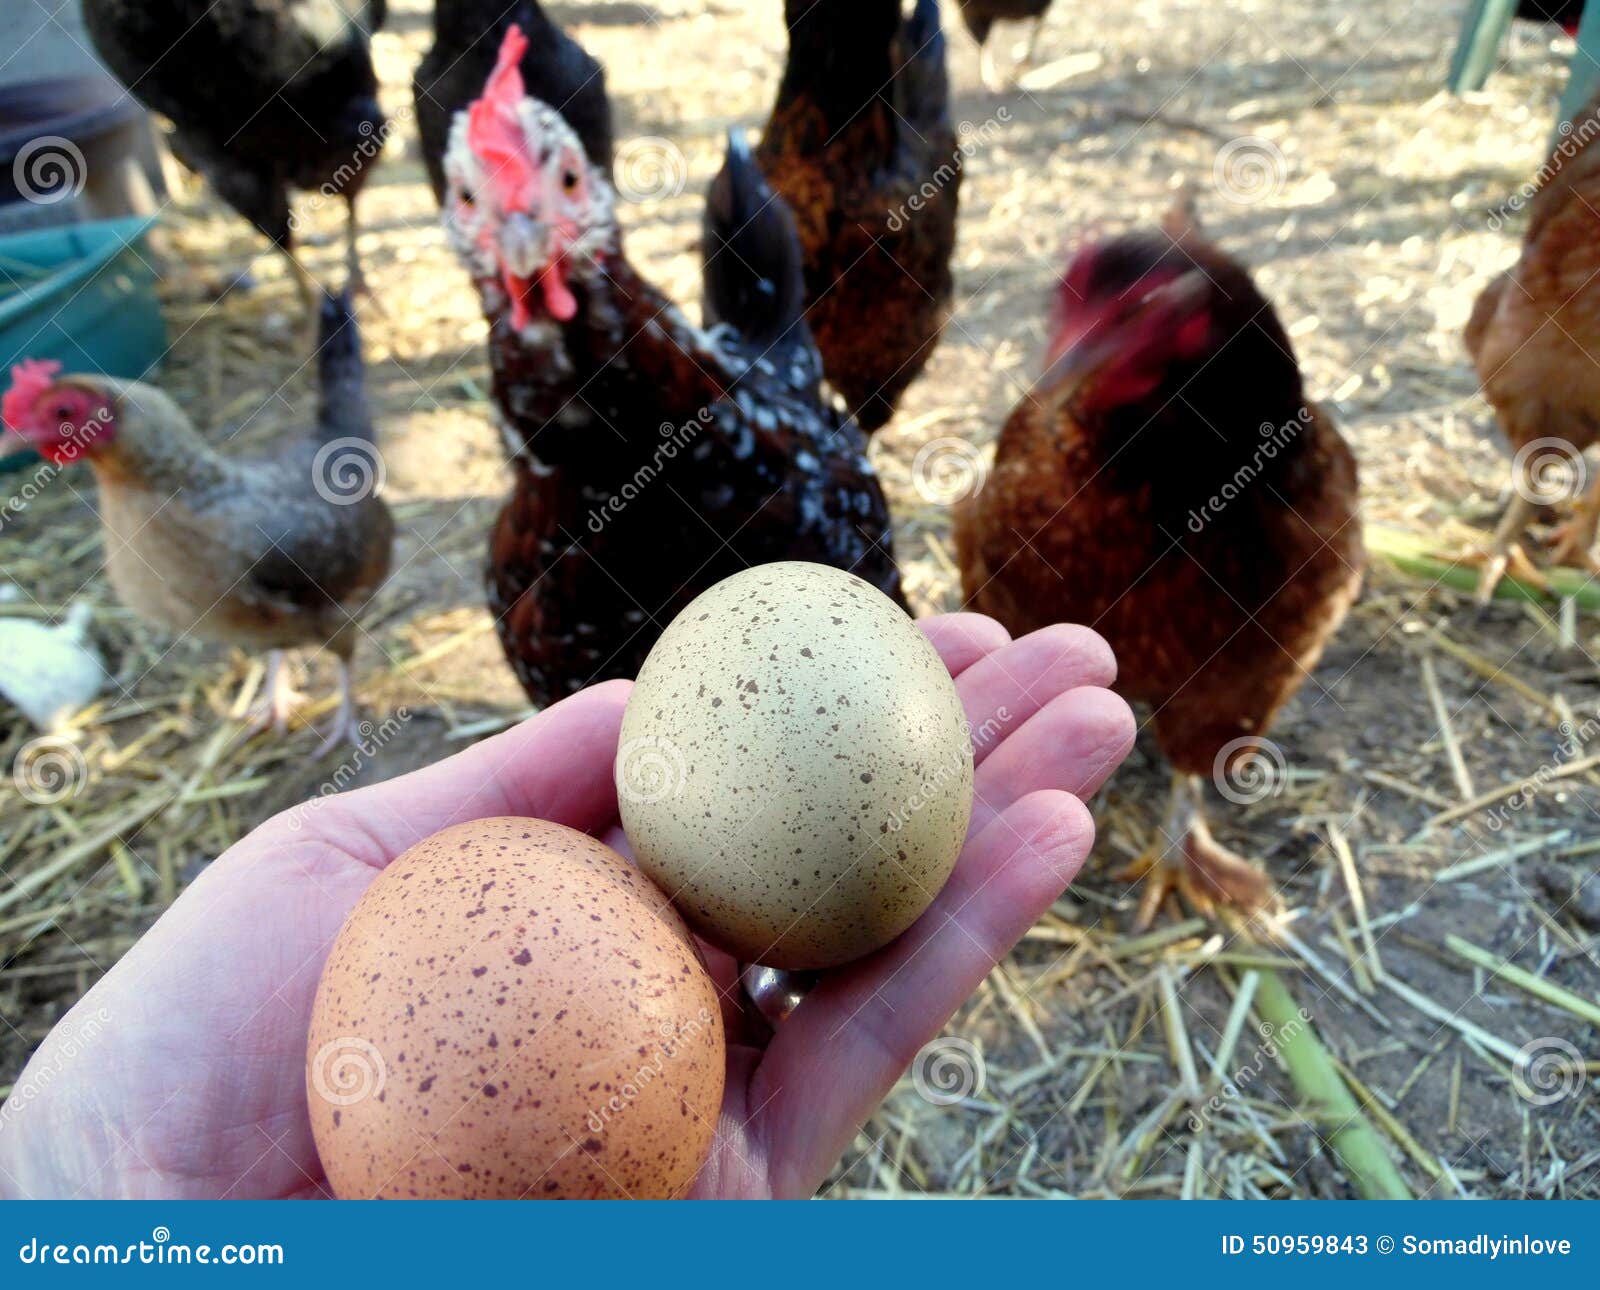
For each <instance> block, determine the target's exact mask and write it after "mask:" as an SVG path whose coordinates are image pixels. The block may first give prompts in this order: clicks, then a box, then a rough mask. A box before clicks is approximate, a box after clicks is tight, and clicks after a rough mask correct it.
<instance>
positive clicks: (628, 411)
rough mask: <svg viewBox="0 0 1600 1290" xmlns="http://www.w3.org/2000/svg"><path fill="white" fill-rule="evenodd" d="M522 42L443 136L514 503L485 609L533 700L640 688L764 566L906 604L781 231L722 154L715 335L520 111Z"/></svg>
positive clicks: (577, 162)
mask: <svg viewBox="0 0 1600 1290" xmlns="http://www.w3.org/2000/svg"><path fill="white" fill-rule="evenodd" d="M523 44H524V42H523V37H522V33H521V31H520V30H519V29H518V28H516V27H515V26H513V27H512V28H511V29H510V30H509V31H508V32H507V35H506V40H505V43H504V45H503V46H502V49H501V57H500V62H499V64H498V65H497V67H496V68H495V71H494V73H493V74H492V75H491V76H490V78H489V83H488V85H487V86H486V87H485V89H484V92H483V95H482V97H481V98H480V99H479V100H478V101H477V102H475V103H473V104H472V106H471V107H470V108H469V109H468V110H467V111H466V112H463V113H461V114H460V115H458V116H457V117H456V120H455V123H454V125H453V126H452V127H451V134H450V146H449V148H448V149H447V151H446V154H445V175H446V183H447V189H446V193H445V200H444V219H445V226H446V229H447V231H448V234H449V237H450V240H451V244H452V245H453V246H454V248H455V250H456V252H457V254H458V255H459V256H460V258H461V260H462V262H463V264H464V265H465V266H466V267H467V269H468V271H469V272H470V273H471V274H472V277H473V281H474V282H475V284H476V285H477V288H478V292H479V296H480V298H481V300H482V302H483V307H484V312H485V314H486V315H487V316H488V319H489V361H490V366H491V368H492V369H493V373H494V392H493V406H494V413H495V416H496V418H497V419H498V421H499V422H500V425H501V428H502V430H503V432H504V434H505V437H506V441H507V445H508V447H509V449H510V452H511V455H512V460H513V468H514V470H515V484H514V486H513V489H512V494H511V498H510V500H509V501H508V502H507V503H506V507H505V509H504V511H502V512H501V514H500V518H499V520H498V521H497V522H496V524H495V528H494V532H493V534H492V536H491V538H490V550H489V605H490V609H491V611H492V612H493V614H494V616H495V623H496V626H497V628H498V629H499V632H500V640H501V644H502V646H503V647H504V648H505V652H506V657H507V659H508V660H509V661H510V663H511V665H512V667H513V669H514V670H515V671H516V673H517V677H518V679H519V680H520V681H521V682H522V686H523V688H524V689H525V690H526V691H527V693H528V695H529V697H530V698H532V699H533V700H534V701H535V702H537V703H540V704H545V703H551V702H554V701H555V700H557V699H560V698H562V697H564V696H566V695H568V694H571V693H573V692H574V691H576V690H579V689H581V688H583V687H584V686H586V685H589V684H591V683H592V682H594V681H598V680H603V679H605V678H608V677H631V676H634V675H636V674H637V672H638V668H639V665H640V664H641V663H642V662H643V661H644V657H645V655H646V654H647V653H648V652H649V649H650V647H651V645H653V644H654V643H655V640H656V638H657V636H659V635H660V632H661V630H662V628H663V627H665V626H666V624H667V623H668V622H669V621H670V620H671V619H672V617H673V615H674V614H676V613H677V612H678V611H679V610H680V609H681V608H682V607H683V606H684V605H686V604H687V603H688V602H689V600H691V599H692V598H693V597H694V596H695V595H697V594H698V593H699V592H701V591H703V590H705V589H706V588H707V587H709V586H711V585H712V584H713V583H716V582H719V581H721V580H722V579H723V578H725V577H727V576H728V575H729V574H732V573H736V572H738V571H739V570H741V569H743V568H745V567H747V566H749V565H752V564H761V563H763V562H766V561H771V560H812V561H816V562H818V563H822V564H830V565H833V566H835V567H836V568H841V569H849V570H850V571H852V572H854V573H856V574H858V575H859V576H861V577H862V578H865V579H866V580H867V581H869V582H871V583H872V584H873V585H874V586H876V587H878V588H879V589H880V590H882V591H884V592H885V593H886V594H889V595H891V596H896V597H898V596H899V594H900V575H899V571H898V570H897V569H896V567H895V563H894V556H893V552H892V549H891V546H890V543H891V536H890V534H891V530H890V524H889V511H888V507H887V505H886V504H885V502H884V498H883V490H882V488H881V487H880V486H879V484H878V480H877V478H876V476H875V475H874V474H873V471H872V467H871V465H870V464H869V463H868V461H867V457H866V440H865V438H864V437H863V435H862V433H861V430H860V428H859V427H858V426H857V425H856V424H855V423H854V422H852V421H850V420H849V419H848V418H846V417H844V416H842V415H841V414H840V413H839V412H838V411H836V410H835V409H834V408H833V407H831V406H830V405H828V404H826V403H824V402H823V400H822V398H821V394H820V386H821V380H822V368H821V363H820V361H819V360H818V357H817V352H816V347H815V346H814V345H813V343H812V340H811V335H810V333H809V331H808V330H807V329H806V325H805V320H804V318H803V317H802V314H801V308H802V304H803V298H804V297H803V291H802V287H801V280H800V248H799V244H798V242H797V240H796V238H795V232H794V222H793V219H792V217H791V216H790V214H789V212H788V210H787V208H786V207H785V206H784V204H783V202H782V201H781V200H779V199H777V198H775V197H774V196H773V194H772V191H771V189H770V188H768V187H767V185H766V182H765V181H764V180H763V179H762V176H761V172H760V170H759V169H758V168H757V166H756V165H755V162H754V160H753V159H752V158H751V156H750V154H749V152H748V150H747V149H745V148H744V147H743V146H742V144H741V143H740V141H739V140H738V139H737V138H735V139H734V140H732V141H731V142H730V146H729V149H728V155H727V160H726V162H725V164H724V166H723V169H722V172H721V174H719V176H718V177H717V180H716V183H715V184H714V185H713V187H712V192H711V196H710V198H709V200H708V202H707V214H706V223H707V229H706V256H705V264H704V268H705V287H706V297H707V299H706V311H705V312H706V315H707V320H708V323H709V324H710V325H708V326H707V327H705V328H700V327H696V326H694V325H693V324H691V323H690V322H689V321H688V319H686V318H685V317H684V316H683V314H682V313H681V312H679V310H678V308H677V306H676V305H674V304H673V303H672V301H671V300H669V299H668V298H667V297H666V296H664V295H663V294H662V293H661V292H660V291H659V290H658V289H657V288H656V287H655V286H654V285H652V284H651V283H649V282H648V281H646V280H645V279H644V278H643V277H642V276H640V274H639V273H638V272H637V270H636V269H635V268H634V267H633V265H632V264H631V263H630V262H629V260H628V257H627V255H626V253H625V251H624V249H623V244H622V232H621V229H620V228H619V226H618V224H617V219H616V213H615V198H614V194H613V192H612V189H611V185H610V183H609V181H608V180H607V177H606V174H605V172H604V170H602V169H601V167H600V166H598V165H596V164H595V162H593V161H592V160H590V159H589V157H588V156H587V153H586V150H585V148H584V147H583V145H582V142H581V140H580V138H579V136H578V134H577V132H576V131H575V130H574V129H573V127H572V126H571V125H570V124H569V123H568V122H567V121H566V120H565V119H564V118H563V117H562V116H561V114H560V113H558V112H557V111H556V110H555V108H554V107H552V106H551V105H549V104H546V103H542V102H540V101H538V100H537V99H534V98H530V97H528V96H527V95H526V94H525V92H524V87H523V81H522V74H521V70H520V64H521V60H522V57H523V53H524V48H523Z"/></svg>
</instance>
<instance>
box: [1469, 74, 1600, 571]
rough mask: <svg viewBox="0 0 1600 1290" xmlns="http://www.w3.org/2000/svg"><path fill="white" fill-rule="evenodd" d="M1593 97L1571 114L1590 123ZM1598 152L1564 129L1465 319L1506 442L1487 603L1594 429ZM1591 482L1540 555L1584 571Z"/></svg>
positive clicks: (1598, 392) (1599, 337)
mask: <svg viewBox="0 0 1600 1290" xmlns="http://www.w3.org/2000/svg"><path fill="white" fill-rule="evenodd" d="M1597 112H1600V95H1597V96H1596V97H1595V98H1594V99H1591V100H1590V102H1589V104H1588V106H1587V107H1585V108H1584V110H1583V111H1582V112H1580V113H1579V114H1578V117H1577V119H1578V120H1580V121H1587V120H1592V119H1593V118H1594V115H1595V114H1596V113H1597ZM1597 204H1600V147H1595V146H1594V136H1593V135H1592V134H1591V133H1588V132H1584V131H1574V132H1573V134H1571V135H1570V136H1566V137H1563V138H1562V139H1561V140H1559V141H1558V142H1557V144H1556V148H1555V152H1554V155H1553V156H1552V157H1551V158H1550V160H1549V161H1548V162H1546V163H1545V165H1544V167H1543V168H1542V169H1541V171H1540V182H1539V186H1538V188H1537V190H1536V191H1535V192H1534V194H1533V198H1532V200H1531V201H1530V202H1529V203H1528V230H1527V232H1526V234H1524V236H1523V241H1522V255H1521V257H1520V258H1519V259H1518V261H1517V263H1516V264H1514V265H1513V266H1512V267H1511V268H1510V269H1508V270H1507V271H1506V272H1505V273H1502V274H1501V275H1500V276H1499V277H1497V278H1495V279H1494V280H1493V281H1492V282H1490V283H1489V285H1488V286H1487V287H1486V288H1485V289H1484V291H1483V294H1482V295H1480V296H1479V297H1478V301H1477V303H1476V305H1475V306H1474V307H1473V310H1472V317H1471V318H1470V320H1469V321H1468V323H1467V330H1466V344H1467V350H1468V352H1469V353H1470V354H1471V356H1472V361H1473V363H1474V365H1475V366H1476V367H1477V370H1478V380H1479V382H1480V384H1481V385H1482V387H1483V394H1484V397H1485V398H1486V399H1488V401H1489V403H1490V405H1491V406H1492V407H1493V408H1494V411H1495V415H1496V418H1497V419H1498V421H1499V423H1500V428H1501V430H1502V431H1503V432H1504V434H1505V436H1506V438H1507V440H1509V441H1510V444H1511V448H1512V451H1513V452H1514V453H1515V461H1514V463H1513V466H1512V475H1513V478H1512V496H1511V502H1510V504H1509V506H1508V507H1507V509H1506V513H1505V516H1504V517H1503V518H1502V519H1501V521H1500V524H1499V526H1498V528H1497V529H1496V530H1495V534H1494V538H1493V540H1492V541H1491V544H1490V547H1489V551H1488V553H1487V557H1486V558H1485V560H1484V567H1483V574H1482V577H1481V578H1480V579H1479V583H1478V600H1479V602H1480V603H1487V601H1488V600H1489V598H1490V597H1491V596H1492V595H1493V594H1494V588H1495V585H1496V583H1498V582H1499V580H1500V577H1501V575H1502V574H1503V573H1504V572H1505V570H1506V567H1507V565H1508V563H1509V562H1510V561H1511V560H1513V559H1516V560H1518V563H1519V565H1522V566H1524V567H1523V569H1522V571H1523V572H1524V574H1525V576H1526V577H1528V578H1529V579H1530V580H1532V581H1535V582H1536V581H1538V574H1537V573H1536V572H1534V571H1533V570H1532V569H1531V568H1530V567H1527V566H1526V561H1525V560H1524V559H1523V558H1522V557H1521V552H1520V549H1519V547H1518V543H1519V541H1520V539H1521V537H1522V535H1523V532H1524V531H1525V530H1526V529H1527V527H1528V523H1529V521H1530V520H1531V519H1532V518H1533V516H1534V512H1535V511H1536V510H1537V509H1538V507H1539V505H1540V504H1541V503H1542V502H1545V501H1556V500H1560V495H1561V493H1563V492H1564V491H1566V490H1567V488H1569V487H1570V486H1571V485H1572V484H1573V483H1574V482H1577V483H1579V484H1581V481H1582V478H1583V476H1584V473H1585V472H1584V467H1583V462H1582V457H1583V452H1584V450H1585V449H1586V448H1588V447H1589V445H1590V444H1592V443H1593V442H1594V441H1595V437H1596V432H1597V430H1600V420H1597V413H1596V409H1597V408H1600V368H1596V366H1595V361H1594V357H1593V356H1594V355H1595V354H1596V353H1600V280H1597V275H1600V211H1597V210H1596V206H1597ZM1597 521H1600V479H1597V480H1596V482H1595V484H1594V485H1593V486H1592V487H1591V488H1590V489H1589V491H1588V493H1587V494H1586V495H1585V496H1583V497H1582V498H1580V499H1579V501H1578V504H1577V506H1576V510H1575V514H1574V515H1573V517H1572V519H1571V521H1570V522H1569V523H1568V524H1567V525H1566V526H1565V528H1564V529H1563V531H1562V533H1561V535H1560V538H1559V540H1558V542H1557V543H1556V546H1555V548H1554V550H1553V552H1552V557H1553V558H1554V560H1555V561H1556V562H1557V563H1561V564H1564V563H1573V564H1580V565H1584V566H1586V567H1588V568H1591V569H1593V568H1596V567H1597V566H1596V565H1595V563H1594V559H1593V555H1592V548H1593V546H1594V540H1595V528H1596V524H1597Z"/></svg>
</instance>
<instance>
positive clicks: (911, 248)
mask: <svg viewBox="0 0 1600 1290" xmlns="http://www.w3.org/2000/svg"><path fill="white" fill-rule="evenodd" d="M784 8H785V13H786V15H787V19H788V24H789V59H788V63H787V65H786V66H785V68H784V73H783V81H782V83H781V84H780V85H779V87H778V99H777V103H776V104H775V105H774V107H773V109H772V116H771V118H770V119H769V120H768V122H767V127H766V131H765V132H764V134H763V135H762V138H761V145H760V147H759V148H758V149H757V150H756V156H757V158H758V159H759V160H760V162H761V168H762V170H764V171H765V172H766V176H767V179H768V181H769V182H770V183H771V184H772V186H773V187H774V188H775V189H777V191H778V193H779V195H780V196H782V197H783V199H784V200H785V201H786V202H788V204H789V207H790V209H791V210H793V211H794V214H795V219H796V221H797V223H798V227H799V231H800V245H801V247H802V248H803V249H804V252H805V284H806V310H807V312H806V317H807V320H808V321H809V322H810V324H811V330H812V331H813V333H815V335H816V338H817V348H818V349H819V350H821V352H822V363H823V367H824V369H825V370H826V372H827V374H828V383H829V384H830V385H832V386H833V388H834V389H835V390H837V391H838V392H839V394H840V396H841V397H842V398H843V399H844V401H845V403H846V405H847V406H848V407H849V408H850V409H851V410H852V412H853V413H854V414H855V416H856V418H857V419H858V420H859V421H860V423H861V425H862V427H863V428H864V429H866V430H868V431H872V430H876V429H878V428H879V427H880V426H882V425H883V424H884V423H885V422H887V421H888V420H889V418H890V417H891V416H893V415H894V410H895V407H896V406H897V405H898V403H899V401H900V397H901V395H903V394H904V393H905V391H906V387H907V386H909V385H910V384H911V382H912V381H914V380H915V379H916V378H917V376H918V374H919V373H920V372H921V371H922V369H923V368H924V367H925V366H926V365H927V362H928V359H929V357H930V356H931V355H932V353H933V350H934V346H936V345H937V344H938V343H939V336H940V334H941V333H942V332H943V331H944V325H945V321H946V319H947V318H948V316H949V313H950V300H951V296H952V293H953V291H954V280H953V278H952V276H951V272H950V257H951V254H952V253H953V251H954V250H955V242H956V205H957V198H958V193H959V190H960V187H961V161H962V156H961V153H960V151H959V150H958V149H957V147H956V136H955V130H954V128H953V127H952V126H951V123H950V85H949V81H948V79H947V77H946V75H945V62H944V57H945V46H944V34H943V32H942V31H941V29H940V26H939V6H938V3H937V0H917V3H916V4H915V5H914V6H913V8H912V11H911V13H910V15H909V16H907V17H905V18H904V19H902V16H901V8H900V0H788V2H787V3H786V4H785V6H784Z"/></svg>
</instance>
